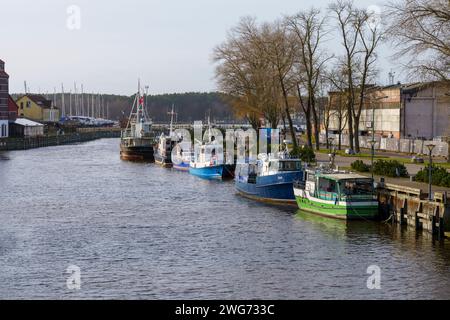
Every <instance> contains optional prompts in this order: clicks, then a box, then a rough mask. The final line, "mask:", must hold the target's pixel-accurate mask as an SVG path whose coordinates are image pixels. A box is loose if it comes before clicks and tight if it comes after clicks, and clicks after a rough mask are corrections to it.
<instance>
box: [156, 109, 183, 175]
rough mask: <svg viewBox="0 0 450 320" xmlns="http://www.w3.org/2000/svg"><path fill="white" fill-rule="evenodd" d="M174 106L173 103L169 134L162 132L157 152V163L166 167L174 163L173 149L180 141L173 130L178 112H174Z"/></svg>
mask: <svg viewBox="0 0 450 320" xmlns="http://www.w3.org/2000/svg"><path fill="white" fill-rule="evenodd" d="M173 109H174V106H173V105H172V111H171V112H169V114H170V126H169V134H168V135H165V134H164V133H161V135H160V137H159V140H158V144H157V146H156V152H155V163H157V164H159V165H161V166H163V167H164V168H171V167H172V166H173V163H172V150H173V148H174V147H175V145H176V144H177V143H178V142H179V141H180V138H179V137H178V136H177V135H176V133H175V132H174V131H173V117H174V115H175V114H176V113H175V112H174V110H173Z"/></svg>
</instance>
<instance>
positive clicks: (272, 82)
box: [213, 17, 282, 129]
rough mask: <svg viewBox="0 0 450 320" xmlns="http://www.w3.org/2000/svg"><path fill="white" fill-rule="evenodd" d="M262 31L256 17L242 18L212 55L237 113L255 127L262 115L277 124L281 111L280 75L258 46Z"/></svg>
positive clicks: (222, 83)
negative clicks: (275, 73) (276, 73)
mask: <svg viewBox="0 0 450 320" xmlns="http://www.w3.org/2000/svg"><path fill="white" fill-rule="evenodd" d="M261 32H262V31H261V29H260V28H259V26H258V25H257V24H256V22H255V20H254V19H253V18H248V17H247V18H243V19H241V21H240V22H239V24H238V25H237V26H236V27H235V28H233V29H232V30H231V31H230V32H229V34H228V37H227V40H226V41H225V42H224V43H222V44H221V45H219V46H217V47H216V48H215V50H214V56H213V57H214V61H215V62H217V63H218V65H217V67H216V78H217V80H218V84H219V88H220V89H221V90H222V91H223V92H225V93H227V94H228V95H229V96H231V97H232V99H231V104H232V106H233V107H234V109H235V112H236V114H238V115H241V116H245V117H246V118H247V120H248V121H249V122H250V123H251V124H252V126H253V127H254V128H255V129H256V128H258V127H259V119H260V118H261V117H265V118H266V119H267V120H268V121H269V123H270V124H271V126H272V127H276V126H277V125H278V122H279V121H280V118H281V113H282V111H281V109H280V106H279V105H280V93H279V92H280V91H279V85H278V81H277V78H275V75H274V71H273V68H271V67H270V66H268V64H267V61H266V60H267V58H266V57H265V55H264V53H265V52H264V51H262V50H263V49H262V48H261V46H259V44H260V43H261V41H262V40H261V37H262V33H261Z"/></svg>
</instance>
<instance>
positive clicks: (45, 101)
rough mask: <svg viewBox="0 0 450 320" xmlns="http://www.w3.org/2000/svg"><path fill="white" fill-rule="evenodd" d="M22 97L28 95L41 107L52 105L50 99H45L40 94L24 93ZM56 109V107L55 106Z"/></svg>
mask: <svg viewBox="0 0 450 320" xmlns="http://www.w3.org/2000/svg"><path fill="white" fill-rule="evenodd" d="M23 97H28V98H29V99H30V100H32V101H33V102H34V103H36V104H37V105H38V106H40V107H42V108H46V109H48V108H51V107H52V101H51V100H48V99H46V98H45V97H44V96H42V95H40V94H26V95H24V96H22V97H21V98H23ZM55 109H57V108H55Z"/></svg>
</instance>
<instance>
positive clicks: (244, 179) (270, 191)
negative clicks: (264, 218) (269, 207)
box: [235, 153, 303, 204]
mask: <svg viewBox="0 0 450 320" xmlns="http://www.w3.org/2000/svg"><path fill="white" fill-rule="evenodd" d="M302 179H303V170H302V165H301V161H300V159H297V158H290V157H289V156H288V155H287V153H279V154H278V155H277V156H276V157H275V156H273V155H272V154H269V155H266V154H260V155H259V156H258V160H257V161H256V163H254V164H252V163H245V164H238V165H237V167H236V177H235V187H236V190H237V191H238V192H239V193H240V194H242V195H243V196H245V197H248V198H251V199H254V200H260V201H267V202H275V203H292V204H295V203H296V202H295V195H294V190H293V185H294V182H295V181H299V180H302Z"/></svg>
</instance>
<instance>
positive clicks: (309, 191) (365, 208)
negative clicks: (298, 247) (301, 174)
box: [294, 170, 378, 219]
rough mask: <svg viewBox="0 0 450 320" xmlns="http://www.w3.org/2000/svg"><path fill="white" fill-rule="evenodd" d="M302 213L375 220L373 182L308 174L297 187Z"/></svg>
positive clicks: (336, 173)
mask: <svg viewBox="0 0 450 320" xmlns="http://www.w3.org/2000/svg"><path fill="white" fill-rule="evenodd" d="M294 194H295V199H296V200H297V204H298V206H299V208H300V209H301V210H304V211H308V212H312V213H315V214H319V215H322V216H326V217H331V218H337V219H374V218H376V217H377V215H378V200H377V197H376V193H375V190H374V184H373V180H372V179H371V178H368V177H365V176H362V175H359V174H354V173H348V172H342V171H332V170H306V171H305V178H304V179H303V180H302V181H299V182H297V183H296V184H294Z"/></svg>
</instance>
